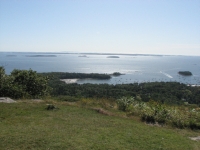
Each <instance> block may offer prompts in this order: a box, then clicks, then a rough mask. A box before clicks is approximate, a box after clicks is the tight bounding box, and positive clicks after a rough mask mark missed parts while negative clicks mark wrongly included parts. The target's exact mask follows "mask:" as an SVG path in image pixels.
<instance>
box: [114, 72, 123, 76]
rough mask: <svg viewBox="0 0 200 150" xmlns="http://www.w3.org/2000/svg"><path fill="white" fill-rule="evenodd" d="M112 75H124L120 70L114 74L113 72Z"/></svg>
mask: <svg viewBox="0 0 200 150" xmlns="http://www.w3.org/2000/svg"><path fill="white" fill-rule="evenodd" d="M111 75H112V76H120V75H123V74H121V73H120V72H114V73H113V74H111Z"/></svg>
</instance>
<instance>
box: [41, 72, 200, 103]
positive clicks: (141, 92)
mask: <svg viewBox="0 0 200 150" xmlns="http://www.w3.org/2000/svg"><path fill="white" fill-rule="evenodd" d="M44 75H45V74H44ZM48 76H51V78H50V80H49V82H48V85H49V86H50V87H52V89H53V90H52V91H51V95H53V96H58V95H68V96H74V97H85V98H113V99H119V98H121V97H123V96H125V97H140V98H141V100H142V101H145V102H148V101H149V100H150V99H153V100H154V101H157V102H160V103H163V104H176V105H177V104H178V105H180V104H184V103H185V102H188V103H189V104H198V105H200V87H190V86H187V85H185V84H180V83H177V82H151V83H140V84H138V83H132V84H116V85H109V84H81V85H80V84H65V83H64V82H62V81H60V78H59V77H58V76H54V75H53V74H51V73H48Z"/></svg>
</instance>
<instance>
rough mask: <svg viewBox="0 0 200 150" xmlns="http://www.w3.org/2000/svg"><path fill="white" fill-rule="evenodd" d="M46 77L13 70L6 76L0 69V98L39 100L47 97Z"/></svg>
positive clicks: (27, 71)
mask: <svg viewBox="0 0 200 150" xmlns="http://www.w3.org/2000/svg"><path fill="white" fill-rule="evenodd" d="M47 82H48V77H44V76H41V75H38V74H37V72H36V71H32V70H31V69H30V70H17V69H15V70H13V71H12V72H11V75H6V74H5V70H4V68H3V67H0V96H6V97H11V98H17V99H18V98H40V97H42V96H45V95H48V93H49V87H48V86H47Z"/></svg>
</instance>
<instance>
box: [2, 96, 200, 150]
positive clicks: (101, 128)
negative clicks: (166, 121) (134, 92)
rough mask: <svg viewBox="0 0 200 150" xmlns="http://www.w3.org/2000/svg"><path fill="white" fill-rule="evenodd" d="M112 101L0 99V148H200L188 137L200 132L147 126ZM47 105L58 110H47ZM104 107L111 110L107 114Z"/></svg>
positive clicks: (158, 149) (71, 149)
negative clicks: (119, 108) (8, 100)
mask: <svg viewBox="0 0 200 150" xmlns="http://www.w3.org/2000/svg"><path fill="white" fill-rule="evenodd" d="M103 101H104V102H103ZM97 102H99V103H97ZM112 103H113V102H112V101H110V102H109V101H107V100H105V99H103V100H100V99H99V101H98V100H93V99H81V100H80V101H79V102H76V103H68V102H62V101H55V100H44V101H41V102H37V101H35V102H34V101H31V100H23V101H18V102H17V103H12V104H4V103H1V104H0V110H1V113H0V128H1V134H0V145H1V148H3V149H10V150H25V149H35V150H37V149H38V150H40V149H69V150H73V149H77V150H78V149H80V150H81V149H105V150H107V149H111V150H112V149H113V150H114V149H132V150H138V149H142V150H149V149H154V150H160V149H163V150H165V149H166V150H167V149H173V150H180V149H181V150H188V149H190V150H198V149H200V142H196V141H192V140H190V139H189V137H195V136H198V134H199V133H200V132H199V131H192V130H185V129H184V130H178V129H171V128H167V127H157V126H152V125H147V124H144V123H142V122H140V121H137V118H135V119H133V118H127V117H125V113H124V112H122V111H117V110H116V109H115V106H114V107H112V108H111V107H110V106H109V105H111V104H112ZM47 104H50V105H47ZM84 104H85V106H84ZM97 105H99V106H100V105H102V106H103V105H104V106H105V108H104V109H103V108H102V109H97V108H98V107H97ZM112 105H113V104H112ZM48 106H55V107H56V108H59V109H52V110H51V109H49V110H47V107H48ZM94 106H96V107H94ZM91 108H94V109H91ZM106 108H107V109H106ZM97 110H99V111H97ZM106 112H110V113H111V114H115V115H109V114H108V115H106ZM104 113H105V114H104Z"/></svg>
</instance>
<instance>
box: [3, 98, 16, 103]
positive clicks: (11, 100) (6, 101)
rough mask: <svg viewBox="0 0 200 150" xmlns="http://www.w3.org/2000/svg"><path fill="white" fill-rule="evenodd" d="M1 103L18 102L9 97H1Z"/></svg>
mask: <svg viewBox="0 0 200 150" xmlns="http://www.w3.org/2000/svg"><path fill="white" fill-rule="evenodd" d="M0 103H16V101H14V100H13V99H11V98H9V97H0Z"/></svg>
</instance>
